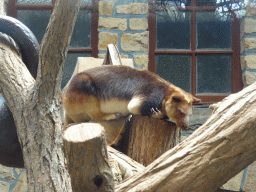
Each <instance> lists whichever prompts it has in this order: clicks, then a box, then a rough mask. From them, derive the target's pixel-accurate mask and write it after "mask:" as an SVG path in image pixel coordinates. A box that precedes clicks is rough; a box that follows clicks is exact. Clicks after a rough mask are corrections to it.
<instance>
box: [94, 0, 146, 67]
mask: <svg viewBox="0 0 256 192" xmlns="http://www.w3.org/2000/svg"><path fill="white" fill-rule="evenodd" d="M147 2H148V1H147V0H137V1H136V0H133V1H125V0H112V1H106V0H105V1H100V2H99V43H98V48H99V57H100V58H103V57H104V55H105V52H106V48H107V45H108V44H111V43H113V44H116V45H117V47H118V50H119V52H120V54H121V57H123V58H131V59H133V63H134V67H136V68H147V67H148V45H149V32H148V19H147V17H148V3H147Z"/></svg>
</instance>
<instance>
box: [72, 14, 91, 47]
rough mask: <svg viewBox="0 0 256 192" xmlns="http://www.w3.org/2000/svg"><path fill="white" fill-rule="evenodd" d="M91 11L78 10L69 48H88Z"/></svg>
mask: <svg viewBox="0 0 256 192" xmlns="http://www.w3.org/2000/svg"><path fill="white" fill-rule="evenodd" d="M90 41H91V11H89V10H80V11H79V13H78V17H77V20H76V24H75V28H74V31H73V35H72V38H71V42H70V47H90V45H91V43H90Z"/></svg>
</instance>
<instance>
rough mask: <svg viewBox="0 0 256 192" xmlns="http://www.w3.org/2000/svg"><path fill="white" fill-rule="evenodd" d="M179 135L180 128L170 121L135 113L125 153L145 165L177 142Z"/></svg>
mask: <svg viewBox="0 0 256 192" xmlns="http://www.w3.org/2000/svg"><path fill="white" fill-rule="evenodd" d="M180 136H181V129H180V128H178V127H177V126H176V125H175V124H174V123H172V122H167V121H164V120H160V119H156V118H150V117H141V116H138V115H135V116H133V117H132V118H131V128H130V135H129V144H128V148H127V155H128V156H129V157H131V158H132V159H134V160H135V161H137V162H138V163H141V164H143V165H144V166H147V165H149V164H150V163H151V162H153V161H154V160H155V159H157V158H158V157H159V156H160V155H162V154H163V153H165V152H166V151H168V150H169V149H171V148H173V147H174V146H175V145H176V144H178V143H179V142H180Z"/></svg>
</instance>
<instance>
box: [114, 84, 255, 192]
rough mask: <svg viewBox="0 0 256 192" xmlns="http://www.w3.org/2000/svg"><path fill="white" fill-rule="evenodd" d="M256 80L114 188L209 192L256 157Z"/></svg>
mask: <svg viewBox="0 0 256 192" xmlns="http://www.w3.org/2000/svg"><path fill="white" fill-rule="evenodd" d="M255 90H256V83H254V84H253V85H251V86H249V87H247V88H245V89H244V90H242V91H240V92H239V93H236V94H233V95H230V96H229V97H227V98H226V99H224V100H223V101H222V102H221V103H219V104H218V106H217V107H216V109H215V110H214V112H213V114H212V116H211V117H210V118H209V119H208V120H207V122H206V123H205V124H204V125H202V126H201V127H200V128H199V129H197V130H196V131H195V132H194V133H193V134H192V135H191V136H190V137H189V138H187V139H186V140H185V141H183V142H182V143H180V144H179V145H177V146H176V147H174V148H173V149H171V150H169V151H168V152H166V153H165V154H163V155H162V156H161V157H159V158H158V159H157V160H155V161H154V162H153V163H151V164H150V165H149V166H147V167H146V168H145V170H143V171H142V172H141V173H139V174H138V175H135V176H133V177H131V178H130V179H128V180H126V181H125V182H124V183H121V184H120V185H118V186H117V187H116V191H127V192H128V191H161V192H164V191H172V192H198V191H207V192H214V191H216V190H217V189H218V188H219V187H220V186H222V185H223V184H225V183H226V182H227V181H228V180H229V179H230V178H232V177H233V176H235V175H236V174H238V173H239V172H240V171H242V170H243V169H244V168H245V167H247V166H248V165H250V164H251V163H252V162H253V161H255V160H256V153H255V148H256V127H255V126H256V91H255Z"/></svg>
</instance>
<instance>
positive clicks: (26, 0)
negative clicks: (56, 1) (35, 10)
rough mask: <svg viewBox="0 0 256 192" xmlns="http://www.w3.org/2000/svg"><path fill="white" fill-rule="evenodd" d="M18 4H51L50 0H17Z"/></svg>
mask: <svg viewBox="0 0 256 192" xmlns="http://www.w3.org/2000/svg"><path fill="white" fill-rule="evenodd" d="M17 3H19V4H52V0H17Z"/></svg>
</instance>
